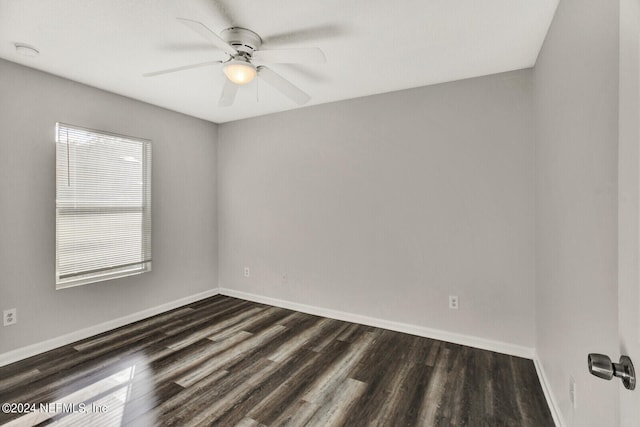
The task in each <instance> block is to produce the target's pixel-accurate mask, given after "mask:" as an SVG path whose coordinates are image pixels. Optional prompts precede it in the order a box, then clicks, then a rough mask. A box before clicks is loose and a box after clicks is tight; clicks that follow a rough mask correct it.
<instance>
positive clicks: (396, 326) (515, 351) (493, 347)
mask: <svg viewBox="0 0 640 427" xmlns="http://www.w3.org/2000/svg"><path fill="white" fill-rule="evenodd" d="M219 291H220V294H222V295H227V296H230V297H236V298H241V299H244V300H248V301H254V302H259V303H262V304H268V305H274V306H276V307H282V308H286V309H289V310H295V311H301V312H303V313H308V314H313V315H316V316H322V317H329V318H331V319H337V320H344V321H347V322H353V323H360V324H362V325H367V326H375V327H377V328H383V329H389V330H392V331H396V332H404V333H407V334H412V335H417V336H421V337H426V338H432V339H436V340H440V341H447V342H451V343H454V344H461V345H466V346H469V347H476V348H480V349H483V350H489V351H495V352H497V353H504V354H509V355H512V356H518V357H524V358H527V359H533V357H534V355H535V352H534V349H533V348H530V347H524V346H520V345H516V344H510V343H505V342H501V341H493V340H488V339H485V338H479V337H474V336H471V335H463V334H457V333H453V332H447V331H443V330H439V329H432V328H427V327H424V326H417V325H412V324H409V323H400V322H394V321H390V320H384V319H378V318H375V317H369V316H363V315H360V314H353V313H347V312H344V311H337V310H332V309H329V308H322V307H315V306H311V305H306V304H300V303H297V302H292V301H287V300H282V299H277V298H271V297H266V296H262V295H257V294H251V293H247V292H242V291H237V290H234V289H228V288H220V289H219Z"/></svg>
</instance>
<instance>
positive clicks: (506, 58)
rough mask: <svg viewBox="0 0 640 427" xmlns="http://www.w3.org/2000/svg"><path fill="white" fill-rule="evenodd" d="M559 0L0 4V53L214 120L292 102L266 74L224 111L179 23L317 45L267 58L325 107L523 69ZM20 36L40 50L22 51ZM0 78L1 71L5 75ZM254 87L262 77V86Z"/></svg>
mask: <svg viewBox="0 0 640 427" xmlns="http://www.w3.org/2000/svg"><path fill="white" fill-rule="evenodd" d="M557 3H558V0H482V1H480V0H398V1H395V2H393V1H389V0H385V1H383V0H316V1H311V0H260V1H259V0H217V1H216V0H189V1H175V0H55V1H54V0H49V1H45V0H0V57H1V58H4V59H7V60H9V61H13V62H17V63H20V64H24V65H26V66H29V67H32V68H36V69H39V70H43V71H47V72H49V73H52V74H56V75H59V76H62V77H66V78H68V79H71V80H75V81H78V82H81V83H85V84H88V85H91V86H94V87H98V88H101V89H105V90H108V91H110V92H114V93H118V94H121V95H125V96H128V97H131V98H135V99H139V100H142V101H146V102H148V103H151V104H155V105H159V106H162V107H165V108H168V109H171V110H174V111H179V112H182V113H185V114H188V115H191V116H195V117H199V118H202V119H206V120H210V121H213V122H216V123H222V122H227V121H231V120H237V119H242V118H246V117H253V116H258V115H262V114H267V113H272V112H277V111H283V110H288V109H292V108H296V107H297V106H296V105H295V104H294V103H293V102H292V101H291V100H289V99H287V98H285V97H284V96H282V95H281V94H280V93H279V92H276V91H275V90H274V89H272V88H271V87H269V86H268V85H266V84H265V83H264V82H262V83H260V82H259V79H257V80H256V81H254V82H252V83H250V84H249V85H247V86H246V87H241V88H240V90H239V91H238V96H237V98H236V101H235V104H234V105H233V106H231V107H226V108H223V107H218V105H217V104H218V98H219V95H220V90H221V88H222V84H223V81H224V80H223V79H224V75H223V74H222V71H221V69H220V68H219V66H213V67H205V68H198V69H192V70H188V71H183V72H179V73H173V74H166V75H162V76H156V77H148V78H144V77H142V74H143V73H146V72H151V71H156V70H161V69H165V68H172V67H178V66H182V65H187V64H193V63H199V62H205V61H209V60H215V59H221V58H223V57H224V55H222V56H221V52H220V51H218V50H217V49H215V48H213V47H212V46H210V45H208V44H207V42H206V40H205V39H203V38H202V37H200V36H199V35H198V34H196V33H193V32H191V31H190V30H189V29H188V28H186V27H185V26H184V25H182V24H181V23H180V22H179V21H177V20H176V19H175V18H177V17H182V18H189V19H193V20H197V21H200V22H203V23H204V24H206V25H207V26H208V27H209V28H211V29H212V30H214V31H216V32H217V33H220V31H221V30H223V29H225V28H227V27H229V26H232V25H234V26H241V27H245V28H249V29H251V30H253V31H255V32H257V33H258V34H260V35H261V36H262V38H263V39H264V44H263V48H264V49H274V48H284V47H307V46H313V47H319V48H321V49H322V50H323V51H324V53H325V55H326V57H327V63H326V64H320V65H313V66H309V65H285V64H279V65H270V67H271V68H272V69H273V70H275V71H276V72H278V73H279V74H281V75H282V76H284V77H286V78H287V79H289V80H290V81H292V82H293V83H294V84H295V85H297V86H298V87H300V88H301V89H303V90H304V91H306V92H307V93H309V94H310V95H311V101H310V102H309V103H308V104H307V105H314V104H322V103H326V102H332V101H338V100H341V99H348V98H355V97H361V96H366V95H372V94H377V93H383V92H390V91H395V90H400V89H407V88H412V87H418V86H425V85H430V84H434V83H441V82H446V81H452V80H459V79H464V78H469V77H477V76H482V75H487V74H493V73H499V72H504V71H510V70H516V69H521V68H528V67H531V66H533V65H534V64H535V61H536V57H537V55H538V52H539V50H540V48H541V46H542V43H543V41H544V37H545V35H546V32H547V29H548V28H549V25H550V23H551V19H552V17H553V13H554V11H555V9H556V6H557ZM14 43H26V44H29V45H32V46H34V47H36V48H37V49H38V50H39V51H40V55H39V56H38V57H35V58H30V57H24V56H20V55H18V54H17V53H16V51H15V47H14ZM0 78H1V76H0ZM256 82H257V83H256Z"/></svg>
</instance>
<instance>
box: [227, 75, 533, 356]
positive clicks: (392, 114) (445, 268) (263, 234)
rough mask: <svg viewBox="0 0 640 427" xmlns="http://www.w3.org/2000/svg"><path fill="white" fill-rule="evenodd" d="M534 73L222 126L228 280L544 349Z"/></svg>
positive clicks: (272, 293) (247, 288)
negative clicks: (537, 267) (539, 322)
mask: <svg viewBox="0 0 640 427" xmlns="http://www.w3.org/2000/svg"><path fill="white" fill-rule="evenodd" d="M530 82H531V72H530V70H525V71H518V72H513V73H506V74H501V75H495V76H490V77H483V78H478V79H472V80H465V81H459V82H455V83H450V84H443V85H437V86H431V87H424V88H419V89H413V90H408V91H402V92H395V93H389V94H385V95H378V96H372V97H367V98H361V99H355V100H350V101H344V102H339V103H333V104H326V105H321V106H316V107H310V108H305V109H301V110H295V111H290V112H285V113H280V114H274V115H269V116H265V117H259V118H254V119H247V120H242V121H238V122H232V123H226V124H223V125H220V127H219V141H220V145H219V152H218V156H219V157H218V170H219V175H218V195H219V211H218V215H219V229H220V238H219V256H220V286H222V287H227V288H231V289H234V290H239V291H244V292H250V293H254V294H258V295H262V296H268V297H273V298H279V299H283V300H288V301H292V302H296V303H303V304H310V305H313V306H316V307H322V308H329V309H334V310H341V311H346V312H349V313H354V314H360V315H367V316H372V317H376V318H381V319H385V320H391V321H398V322H405V323H409V324H413V325H418V326H425V327H430V328H437V329H442V330H446V331H450V332H455V333H461V334H468V335H473V336H476V337H482V338H487V339H493V340H498V341H503V342H507V343H512V344H518V345H523V346H528V347H533V344H534V304H533V299H534V197H533V195H534V187H533V186H534V175H533V171H534V165H533V159H534V148H533V140H532V136H531V135H532V129H531V112H532V105H531V87H530ZM244 266H249V267H250V268H251V277H249V278H245V277H243V267H244ZM285 275H286V278H285V277H284V276H285ZM449 294H455V295H458V296H459V297H460V310H459V311H453V310H449V309H448V295H449Z"/></svg>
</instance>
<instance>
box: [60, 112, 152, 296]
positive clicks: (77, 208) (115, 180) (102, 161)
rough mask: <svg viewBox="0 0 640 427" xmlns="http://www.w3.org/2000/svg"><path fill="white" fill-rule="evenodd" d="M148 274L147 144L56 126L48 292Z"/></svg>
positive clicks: (61, 125)
mask: <svg viewBox="0 0 640 427" xmlns="http://www.w3.org/2000/svg"><path fill="white" fill-rule="evenodd" d="M146 271H151V142H150V141H148V140H144V139H139V138H131V137H128V136H122V135H115V134H111V133H107V132H101V131H94V130H90V129H83V128H80V127H77V126H70V125H67V124H63V123H58V124H57V125H56V288H57V289H62V288H67V287H71V286H78V285H84V284H87V283H93V282H99V281H102V280H109V279H115V278H118V277H124V276H130V275H133V274H140V273H144V272H146Z"/></svg>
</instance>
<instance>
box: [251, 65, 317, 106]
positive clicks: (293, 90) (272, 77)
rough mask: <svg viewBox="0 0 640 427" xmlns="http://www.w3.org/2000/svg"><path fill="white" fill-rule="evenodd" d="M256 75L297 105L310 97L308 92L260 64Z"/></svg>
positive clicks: (302, 103)
mask: <svg viewBox="0 0 640 427" xmlns="http://www.w3.org/2000/svg"><path fill="white" fill-rule="evenodd" d="M258 76H260V77H261V78H263V79H264V81H265V82H267V83H268V84H270V85H271V86H273V87H274V88H275V89H277V90H278V91H280V93H281V94H283V95H284V96H286V97H287V98H289V99H291V100H292V101H293V102H295V103H296V104H298V105H304V104H306V103H307V102H309V100H310V99H311V97H310V96H309V95H308V94H306V93H305V92H303V91H302V90H300V89H299V88H298V87H297V86H295V85H294V84H293V83H291V82H290V81H289V80H287V79H285V78H284V77H282V76H281V75H280V74H278V73H276V72H275V71H273V70H272V69H271V68H267V67H265V66H262V65H261V66H259V67H258Z"/></svg>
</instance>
